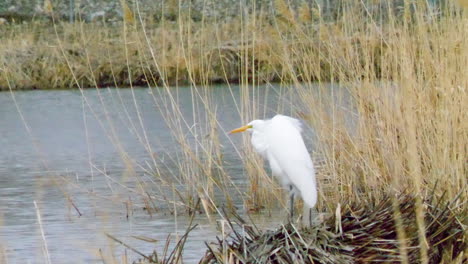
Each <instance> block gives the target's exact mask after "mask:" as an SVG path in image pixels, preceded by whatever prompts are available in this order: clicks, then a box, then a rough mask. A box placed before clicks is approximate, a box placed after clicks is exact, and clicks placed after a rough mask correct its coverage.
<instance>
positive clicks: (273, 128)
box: [265, 115, 316, 206]
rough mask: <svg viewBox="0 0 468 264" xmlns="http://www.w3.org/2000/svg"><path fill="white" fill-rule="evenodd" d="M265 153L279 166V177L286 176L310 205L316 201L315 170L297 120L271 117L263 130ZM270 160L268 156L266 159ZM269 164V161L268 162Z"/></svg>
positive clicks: (285, 117)
mask: <svg viewBox="0 0 468 264" xmlns="http://www.w3.org/2000/svg"><path fill="white" fill-rule="evenodd" d="M265 133H266V140H267V142H268V150H267V152H268V156H271V157H272V159H273V160H274V162H275V163H276V164H275V166H277V167H279V168H280V169H281V172H282V175H281V177H287V178H288V180H289V182H291V183H292V184H293V185H294V186H295V187H296V188H297V189H299V190H300V191H301V195H302V198H303V199H304V201H306V203H307V204H309V206H314V205H315V202H316V186H315V171H314V166H313V164H312V160H311V158H310V155H309V152H308V151H307V148H306V146H305V144H304V140H303V139H302V136H301V123H300V121H299V120H297V119H294V118H291V117H287V116H281V115H277V116H275V117H274V118H273V119H271V123H270V124H269V127H268V129H267V130H266V131H265ZM269 160H270V158H269ZM270 163H271V161H270Z"/></svg>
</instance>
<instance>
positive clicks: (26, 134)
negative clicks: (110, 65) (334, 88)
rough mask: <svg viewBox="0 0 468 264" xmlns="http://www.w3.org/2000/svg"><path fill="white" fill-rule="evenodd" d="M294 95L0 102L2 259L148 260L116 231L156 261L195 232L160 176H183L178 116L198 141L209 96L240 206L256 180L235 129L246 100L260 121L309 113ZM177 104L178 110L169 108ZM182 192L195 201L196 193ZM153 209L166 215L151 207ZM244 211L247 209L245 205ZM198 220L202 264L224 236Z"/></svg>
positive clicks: (189, 91)
mask: <svg viewBox="0 0 468 264" xmlns="http://www.w3.org/2000/svg"><path fill="white" fill-rule="evenodd" d="M289 91H290V89H283V88H280V87H274V86H262V87H258V88H255V89H250V90H249V91H248V92H245V91H244V93H243V92H242V91H241V89H240V88H239V87H227V86H214V87H211V88H207V89H203V91H198V90H194V89H193V88H189V87H181V88H172V89H171V92H170V93H171V96H168V93H167V91H165V90H164V89H158V88H154V89H149V88H135V89H101V90H96V89H89V90H84V91H79V90H71V91H24V92H19V91H18V92H13V93H10V92H2V93H0V262H8V263H42V262H47V256H46V254H45V253H44V252H45V251H46V250H45V248H46V247H47V252H48V253H49V257H50V260H51V262H52V263H93V262H96V263H101V262H102V261H101V259H102V258H103V257H104V258H107V259H112V258H115V259H117V260H118V261H119V262H120V261H121V260H122V256H124V255H127V256H128V259H129V261H133V260H136V258H137V257H138V255H136V254H135V253H133V252H132V251H131V250H128V249H126V248H125V247H123V246H122V245H119V244H118V243H116V242H115V241H113V240H111V239H109V238H108V237H107V236H106V234H111V235H112V236H114V237H116V238H118V239H119V240H121V241H123V242H125V243H127V244H128V245H130V246H132V247H133V248H135V249H137V250H139V251H141V252H143V253H145V254H149V253H151V252H152V251H153V250H154V249H156V250H157V251H160V252H162V249H163V247H164V244H165V240H166V238H167V237H168V236H170V237H171V238H172V241H175V240H176V239H177V236H180V235H181V234H183V233H184V232H185V229H186V228H187V226H188V223H189V217H188V216H187V214H186V213H185V212H184V211H180V212H179V211H178V209H174V208H176V207H174V208H171V202H164V201H180V199H179V197H177V196H176V195H175V194H174V193H175V192H172V191H170V189H171V185H170V184H169V185H168V184H167V183H165V184H162V183H161V182H159V181H158V180H157V177H155V173H154V172H155V171H157V173H158V175H166V174H167V175H175V174H177V168H178V167H180V164H177V159H178V157H180V153H181V150H180V145H179V144H178V143H177V141H176V139H175V137H174V134H173V133H171V128H169V127H170V126H168V123H167V121H168V120H167V117H171V116H176V115H172V114H173V113H175V112H178V111H180V113H178V114H177V115H178V118H183V120H184V122H183V124H184V125H185V126H186V127H183V129H182V131H187V135H186V137H187V138H190V137H196V136H193V134H191V133H189V132H190V131H192V130H193V129H195V128H196V127H197V126H202V125H203V124H201V123H203V122H207V120H206V118H203V117H198V115H201V116H202V115H203V113H206V111H205V105H206V100H207V98H209V105H210V109H211V110H210V111H212V112H214V113H216V120H217V122H218V123H217V125H216V126H217V131H218V134H219V141H220V144H221V152H222V155H223V159H224V160H225V167H226V169H227V170H228V172H229V175H231V176H232V178H233V185H236V190H235V192H238V193H239V195H234V197H242V193H243V192H244V191H245V190H246V188H247V186H248V182H247V180H246V178H245V176H244V175H243V174H244V169H243V165H242V162H241V161H240V158H239V154H237V153H238V152H237V150H239V149H240V148H242V144H243V143H242V140H241V136H233V137H230V136H229V135H228V134H227V133H226V131H229V130H230V129H232V128H235V127H238V126H240V125H242V123H241V118H240V114H239V111H242V110H241V108H240V107H241V106H240V102H241V101H242V100H244V102H248V104H250V105H252V106H253V107H254V108H255V109H257V110H256V111H257V112H256V114H255V115H256V116H258V117H260V118H264V117H271V116H272V115H274V113H277V112H281V113H286V114H291V115H295V114H297V113H298V112H300V111H301V110H300V109H299V108H298V105H299V104H297V103H296V102H295V100H297V97H296V99H294V98H295V96H296V95H293V94H290V93H289ZM203 93H205V95H203ZM206 94H208V95H209V96H208V97H207V96H206ZM246 94H248V97H247V98H246ZM171 102H172V103H173V104H172V105H177V109H171V110H170V111H165V110H164V109H168V108H170V106H171ZM203 133H204V132H203V130H202V129H201V130H200V132H199V134H200V135H202V134H203ZM309 141H310V140H309ZM188 142H191V141H190V139H189V140H188ZM310 146H312V145H310ZM155 157H157V163H154V162H153V161H154V160H155ZM129 164H132V165H129ZM158 166H159V167H158ZM129 168H131V169H129ZM174 171H176V172H174ZM168 178H170V177H169V176H168ZM174 182H175V183H174V184H173V185H177V184H178V183H177V181H174ZM172 187H173V188H180V190H182V192H183V187H184V186H175V187H174V186H172ZM145 197H156V198H151V199H146V198H145ZM158 197H159V198H158ZM148 201H150V203H151V208H153V209H156V210H153V209H152V210H146V209H147V208H149V207H148V204H147V203H148ZM34 202H36V203H37V208H36V207H35V206H34ZM234 202H235V204H236V205H237V206H238V208H240V210H241V211H242V207H243V201H242V199H241V198H239V199H238V200H236V201H234ZM273 215H275V214H273ZM39 216H40V220H41V221H39ZM263 216H265V217H263ZM214 218H215V219H216V216H215V217H214ZM218 218H219V217H218ZM253 218H254V219H257V220H256V221H259V222H261V223H265V224H266V225H270V224H271V225H274V224H275V223H276V224H277V222H276V221H279V220H278V219H279V218H278V217H277V218H275V217H271V212H270V213H268V215H266V214H262V213H260V214H258V215H257V216H253ZM195 222H196V223H198V226H197V228H195V230H193V231H192V233H191V235H190V237H189V239H188V242H187V244H186V247H185V251H184V261H185V262H186V263H196V262H198V260H199V259H200V257H201V256H202V255H203V253H204V252H205V245H204V242H205V241H210V239H211V240H214V239H215V237H216V235H219V233H218V231H217V229H216V226H217V223H219V222H216V220H211V221H209V220H208V219H207V218H206V217H205V216H203V215H202V214H200V215H197V216H196V218H195ZM41 226H42V228H41ZM42 232H43V235H42ZM142 238H144V239H142ZM149 238H151V239H154V240H155V241H150V242H149V241H148V240H149ZM144 240H147V241H144Z"/></svg>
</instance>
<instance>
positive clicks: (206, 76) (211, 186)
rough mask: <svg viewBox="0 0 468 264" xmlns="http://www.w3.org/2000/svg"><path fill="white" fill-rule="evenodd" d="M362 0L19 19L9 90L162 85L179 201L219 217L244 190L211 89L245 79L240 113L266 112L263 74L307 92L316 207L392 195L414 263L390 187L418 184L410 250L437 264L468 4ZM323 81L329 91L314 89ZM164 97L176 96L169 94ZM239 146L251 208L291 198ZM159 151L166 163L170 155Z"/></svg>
mask: <svg viewBox="0 0 468 264" xmlns="http://www.w3.org/2000/svg"><path fill="white" fill-rule="evenodd" d="M343 3H344V2H343ZM363 3H364V2H359V3H355V4H351V3H347V4H346V3H344V4H343V6H342V10H341V13H340V16H339V17H338V18H337V19H336V20H334V21H331V22H330V21H327V20H325V19H324V18H322V16H321V14H320V10H316V9H311V8H309V6H307V5H301V6H300V7H299V9H297V10H293V9H291V8H290V7H289V6H288V5H287V4H286V3H285V1H275V7H276V8H277V13H278V14H277V15H276V16H274V17H272V16H267V15H265V14H263V13H262V12H261V11H258V12H257V13H255V14H249V15H239V17H238V18H235V19H232V20H229V21H210V22H206V21H203V20H202V21H201V22H196V23H195V22H192V21H191V20H189V19H187V18H184V16H181V17H179V18H178V20H177V21H176V22H170V21H162V22H160V23H158V24H152V23H151V22H150V21H145V20H144V19H143V18H141V17H139V16H138V12H135V14H136V15H135V16H134V17H133V18H132V21H124V22H123V24H122V25H112V26H102V25H97V24H76V25H69V24H61V23H58V24H56V25H55V28H54V29H50V28H44V27H42V25H40V24H38V25H36V24H29V25H21V26H12V27H11V28H7V29H2V31H3V32H2V34H1V35H2V36H3V37H2V41H1V42H0V60H1V61H0V67H1V71H0V88H2V89H25V88H68V87H79V88H83V87H98V86H105V85H111V86H122V85H124V86H131V87H133V85H136V84H139V85H148V84H149V85H159V86H161V87H163V88H164V89H162V90H158V91H157V93H153V94H152V96H154V98H155V102H158V103H156V105H157V107H158V108H159V109H160V111H162V112H163V113H164V114H165V116H166V123H167V125H168V126H169V128H170V130H171V132H172V133H173V135H174V137H175V138H176V140H177V143H178V144H179V147H180V149H181V153H180V155H178V156H177V157H176V159H175V163H176V164H177V165H178V167H179V173H178V174H177V175H175V176H174V178H173V179H170V181H172V183H178V184H180V185H182V186H186V188H185V189H186V190H185V191H186V192H185V193H183V194H182V195H179V197H180V199H181V200H182V201H183V203H184V204H185V205H186V206H187V208H190V209H195V210H196V208H195V207H197V204H199V203H198V201H199V200H200V204H201V205H202V206H203V208H204V211H205V212H206V213H207V214H209V213H210V212H212V211H213V210H217V208H216V201H214V195H213V192H215V190H222V191H223V192H224V195H225V197H226V200H228V201H230V200H232V197H231V195H233V194H232V193H230V191H229V188H230V187H232V186H234V184H233V183H232V182H231V177H230V175H229V173H228V172H227V171H226V170H225V168H224V167H223V163H222V146H221V145H220V143H219V134H220V133H223V132H224V131H222V128H220V127H219V124H218V122H217V116H216V107H215V106H214V105H213V104H212V103H211V100H210V96H211V95H210V94H209V93H207V92H206V90H205V89H204V87H205V86H206V85H208V84H210V83H212V82H227V83H230V82H233V81H235V82H239V83H240V85H241V98H240V100H239V102H238V106H239V108H238V110H239V119H240V120H241V121H242V122H244V121H247V120H251V119H254V118H256V117H258V115H259V113H261V109H259V106H258V104H257V103H258V102H256V101H255V100H252V98H249V91H250V89H252V87H255V86H257V85H258V84H259V83H265V82H266V83H271V82H279V83H281V84H282V85H285V86H289V87H291V88H290V89H294V93H296V94H297V95H299V98H300V100H299V101H297V102H295V104H297V105H300V106H301V107H302V108H306V109H308V112H306V113H301V116H302V117H303V118H304V119H305V121H306V122H307V123H308V124H309V125H310V126H311V128H312V129H313V130H314V131H315V132H316V135H317V136H316V138H314V139H315V140H316V142H319V144H318V146H317V147H316V149H315V151H314V156H319V157H321V158H322V159H323V160H325V162H324V164H323V166H321V168H320V173H319V175H318V181H319V188H320V194H321V196H320V204H319V210H324V211H329V212H335V209H336V207H337V205H338V204H342V205H344V204H349V203H361V204H369V206H371V207H372V206H375V205H378V204H381V202H382V201H385V202H386V205H387V206H392V209H393V210H392V213H393V215H392V216H391V217H390V216H389V215H387V216H389V217H390V218H389V219H393V220H394V221H395V227H394V229H395V231H394V232H396V233H395V236H396V237H397V238H396V239H397V240H398V241H400V242H401V243H402V244H401V246H400V247H399V250H400V251H399V253H401V255H402V261H403V262H405V263H410V262H411V261H412V260H413V257H412V256H413V255H412V254H413V253H412V251H411V252H407V250H409V249H408V248H407V246H409V245H405V241H406V238H407V237H408V236H409V234H408V231H407V226H406V222H405V221H406V218H405V217H407V216H409V214H408V215H405V212H403V211H402V209H401V206H400V204H399V202H398V200H397V199H392V198H388V195H389V194H390V197H398V195H396V194H399V193H402V192H405V190H412V192H413V195H414V204H413V205H414V206H412V207H411V211H412V212H414V215H413V214H411V217H414V218H415V219H416V221H415V222H412V229H411V235H412V234H417V239H414V240H411V246H416V247H417V254H419V255H418V259H420V260H421V263H429V262H430V260H431V259H432V257H431V254H432V253H431V252H430V250H429V249H430V248H429V247H428V245H430V243H429V242H430V241H429V240H430V238H431V236H430V234H428V233H427V230H428V229H427V228H428V227H430V226H431V222H430V221H429V220H428V219H430V218H428V217H430V215H431V214H432V213H431V212H430V209H429V208H428V206H431V204H427V203H425V200H424V199H425V197H427V194H428V193H433V194H434V195H436V196H437V197H443V199H442V201H441V202H446V201H451V200H453V199H454V198H455V196H457V195H460V197H461V198H460V199H459V200H457V201H458V202H457V203H458V204H456V205H455V206H454V207H453V208H459V209H460V208H461V209H464V208H466V195H467V189H466V186H467V177H466V175H468V172H467V169H468V166H467V164H468V163H467V159H466V157H467V156H468V155H467V150H468V127H467V124H468V115H467V114H466V113H467V112H468V108H467V105H468V100H467V99H468V98H467V90H466V89H467V87H468V75H467V74H466V68H467V65H468V17H467V13H466V11H467V10H464V11H465V12H462V11H460V10H458V9H456V8H455V7H453V6H451V5H447V6H446V7H445V9H443V10H441V12H440V13H437V14H436V13H434V12H432V11H430V10H429V9H428V7H427V6H426V5H425V3H426V1H415V3H414V5H413V4H412V5H409V4H408V5H405V6H403V9H402V10H401V12H399V13H393V12H392V11H391V10H392V9H388V10H387V13H386V14H385V16H382V15H381V13H378V12H377V11H376V10H374V9H369V8H368V7H369V6H366V5H364V4H363ZM136 11H138V10H136ZM327 82H331V83H332V84H334V85H335V86H333V87H337V88H333V89H332V90H333V91H332V95H329V93H327V92H325V90H326V88H325V83H327ZM179 83H186V84H189V85H190V89H191V92H192V96H193V98H194V102H198V104H199V106H201V110H199V108H197V107H195V106H194V107H193V119H194V120H193V123H188V122H187V121H186V120H185V119H184V116H183V115H182V113H181V111H180V105H179V104H178V101H177V96H176V95H175V94H173V92H172V91H171V88H170V86H169V85H170V84H179ZM316 84H318V85H319V87H321V88H322V90H323V91H321V92H317V91H316V89H315V88H313V87H316V86H314V85H316ZM345 91H346V93H349V94H350V95H351V98H352V99H353V100H352V101H353V103H352V105H351V106H350V108H347V109H344V108H343V107H337V105H338V104H336V103H335V102H336V101H338V100H341V98H342V97H343V96H344V95H343V94H344V92H345ZM159 96H164V98H167V99H165V100H163V101H162V102H161V101H160V100H158V99H157V97H158V98H159ZM135 103H136V104H137V102H135ZM350 113H351V114H350ZM350 115H351V116H354V118H355V120H354V122H353V125H352V126H349V125H348V123H349V120H347V119H349V117H350ZM139 122H140V125H141V127H143V128H144V124H143V122H142V121H141V120H140V121H139ZM194 124H197V125H194ZM187 131H189V132H187ZM187 133H189V134H190V139H189V138H188V137H187ZM143 141H144V140H143ZM245 143H246V144H245V145H247V144H248V140H247V138H246V140H245ZM145 144H146V143H145ZM147 147H148V149H149V150H150V149H151V148H150V146H149V144H147ZM149 152H150V151H149ZM239 153H242V155H241V156H242V160H243V162H244V165H245V168H246V174H247V176H248V177H249V181H250V183H251V187H250V190H249V192H248V193H246V194H242V195H243V197H242V199H243V200H244V201H245V203H246V205H247V206H249V207H261V206H272V205H274V204H276V202H277V201H278V200H281V199H280V195H278V194H277V193H276V192H272V191H271V190H276V188H273V187H272V186H274V183H271V181H268V180H267V178H266V177H267V176H266V173H265V171H264V169H263V164H262V163H261V161H259V160H258V157H256V156H255V155H254V154H253V153H252V152H251V151H250V150H247V151H246V152H241V151H239ZM154 159H155V160H154V164H155V167H157V165H158V164H160V161H158V160H156V158H154ZM155 174H157V173H155ZM157 175H158V174H157ZM158 176H159V177H160V178H161V181H163V182H164V181H167V180H168V179H167V178H165V177H166V176H165V175H158ZM170 184H171V183H168V185H170ZM433 186H436V187H435V188H432V187H433ZM237 194H238V193H236V195H237ZM442 194H444V195H442ZM272 198H273V199H272ZM453 208H452V209H453ZM462 211H463V210H462ZM456 212H457V211H456V210H455V213H456ZM377 217H378V216H377ZM376 219H377V218H376ZM376 221H377V220H376ZM462 228H465V227H463V226H462ZM463 232H466V230H463ZM464 239H465V238H464ZM413 242H414V243H416V244H414V243H413Z"/></svg>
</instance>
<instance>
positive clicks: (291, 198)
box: [289, 185, 294, 221]
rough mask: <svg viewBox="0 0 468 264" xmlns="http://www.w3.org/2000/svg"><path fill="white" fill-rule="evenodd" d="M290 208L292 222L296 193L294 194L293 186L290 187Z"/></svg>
mask: <svg viewBox="0 0 468 264" xmlns="http://www.w3.org/2000/svg"><path fill="white" fill-rule="evenodd" d="M289 202H290V204H289V206H290V211H289V212H290V214H291V221H292V220H293V217H294V192H293V186H292V185H289Z"/></svg>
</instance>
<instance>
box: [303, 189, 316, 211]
mask: <svg viewBox="0 0 468 264" xmlns="http://www.w3.org/2000/svg"><path fill="white" fill-rule="evenodd" d="M301 196H302V199H303V200H304V203H305V204H306V205H307V206H308V207H309V208H314V207H315V205H316V204H317V189H316V188H312V189H311V190H301Z"/></svg>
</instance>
